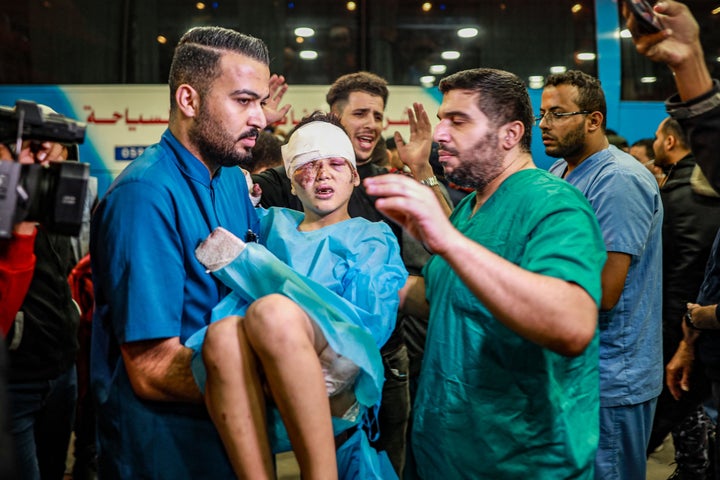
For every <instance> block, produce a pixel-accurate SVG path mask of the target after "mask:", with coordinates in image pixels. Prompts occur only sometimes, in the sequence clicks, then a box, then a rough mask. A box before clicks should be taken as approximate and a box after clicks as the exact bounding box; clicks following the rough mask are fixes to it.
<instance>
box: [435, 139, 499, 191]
mask: <svg viewBox="0 0 720 480" xmlns="http://www.w3.org/2000/svg"><path fill="white" fill-rule="evenodd" d="M498 144H499V141H498V135H497V132H488V133H486V134H485V135H484V136H483V137H482V138H481V139H480V140H479V141H477V142H476V143H475V145H473V147H472V149H471V150H469V155H471V156H467V157H466V156H462V157H460V156H458V155H459V152H457V151H456V150H454V149H449V148H446V147H441V148H442V149H443V150H445V151H447V152H448V153H450V154H452V155H456V156H457V158H458V160H459V164H458V166H457V167H455V168H454V169H453V171H452V172H450V173H446V174H445V178H447V179H448V180H449V181H451V182H453V183H454V184H455V185H458V186H460V187H465V188H472V189H475V190H477V191H482V190H484V189H485V187H487V186H488V184H489V183H490V182H492V181H493V180H495V179H496V178H497V177H498V175H500V174H501V173H502V172H503V170H504V169H505V166H504V165H503V161H504V160H505V155H503V154H502V153H501V152H500V150H499V149H498Z"/></svg>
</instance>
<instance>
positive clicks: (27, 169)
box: [0, 100, 90, 238]
mask: <svg viewBox="0 0 720 480" xmlns="http://www.w3.org/2000/svg"><path fill="white" fill-rule="evenodd" d="M27 140H30V141H37V142H57V143H63V144H66V145H69V146H73V147H74V146H75V145H77V144H78V143H82V142H83V141H84V140H85V124H83V123H80V122H76V121H74V120H72V119H70V118H67V117H65V116H63V115H60V114H58V113H55V112H48V111H45V110H44V109H43V108H42V107H41V106H40V105H38V104H37V103H35V102H30V101H27V100H18V101H17V102H16V103H15V107H14V108H10V107H1V106H0V143H3V144H6V145H7V144H11V142H14V145H15V148H14V150H15V153H14V156H15V157H16V158H14V160H15V161H0V238H10V237H11V236H12V229H13V226H14V225H15V224H16V223H18V222H21V221H34V222H38V223H40V224H41V225H43V227H45V228H47V229H48V230H49V231H51V232H54V233H59V234H62V235H77V234H78V233H79V231H80V228H81V226H82V217H83V208H84V205H85V196H86V194H87V183H88V177H89V175H90V168H89V165H87V164H84V163H79V162H73V161H51V162H49V164H47V165H41V164H21V163H19V162H18V161H17V156H18V155H19V153H20V151H21V149H22V144H23V141H27ZM11 150H12V149H11Z"/></svg>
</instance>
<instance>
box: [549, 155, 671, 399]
mask: <svg viewBox="0 0 720 480" xmlns="http://www.w3.org/2000/svg"><path fill="white" fill-rule="evenodd" d="M566 167H567V163H566V162H565V161H564V160H558V161H557V162H555V163H554V164H553V165H552V166H551V167H550V172H551V173H553V174H555V175H557V176H562V175H563V174H564V172H565V171H566ZM565 180H567V181H568V182H569V183H571V184H572V185H574V186H576V187H577V188H578V189H579V190H580V191H581V192H583V194H584V195H585V197H586V198H587V199H588V201H589V202H590V205H592V207H593V210H594V211H595V214H596V216H597V218H598V222H599V223H600V229H601V230H602V233H603V238H604V240H605V247H606V248H607V251H608V252H620V253H625V254H628V255H630V256H631V260H630V269H629V270H628V274H627V277H626V280H625V287H624V288H623V292H622V294H621V296H620V299H619V300H618V302H617V305H615V307H614V308H612V309H611V310H609V311H607V312H605V311H603V312H600V321H599V326H600V405H601V406H603V407H613V406H619V405H635V404H638V403H642V402H645V401H647V400H650V399H652V398H654V397H657V396H658V395H659V394H660V391H661V389H662V221H663V209H662V200H661V198H660V190H659V188H658V185H657V181H656V180H655V178H654V177H653V175H652V174H651V173H650V171H649V170H648V169H647V168H645V167H644V166H643V165H641V164H640V163H639V162H638V161H637V160H635V159H634V158H633V157H631V156H630V155H628V154H626V153H624V152H622V151H621V150H619V149H617V148H616V147H614V146H610V148H607V149H605V150H601V151H599V152H597V153H595V154H593V155H591V156H590V157H588V158H587V159H585V160H584V161H583V162H581V163H580V164H579V165H578V166H577V167H575V168H574V169H573V170H572V171H571V172H570V173H568V174H567V175H566V176H565Z"/></svg>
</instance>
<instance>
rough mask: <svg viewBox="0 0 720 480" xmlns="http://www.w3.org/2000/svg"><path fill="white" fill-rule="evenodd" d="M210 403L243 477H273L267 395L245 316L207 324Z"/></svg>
mask: <svg viewBox="0 0 720 480" xmlns="http://www.w3.org/2000/svg"><path fill="white" fill-rule="evenodd" d="M203 360H204V362H205V368H206V370H207V382H206V385H205V403H206V405H207V408H208V412H210V417H211V418H212V420H213V422H214V423H215V427H216V428H217V430H218V432H219V433H220V438H221V439H222V441H223V444H224V445H225V450H226V451H227V453H228V456H229V457H230V462H231V464H232V467H233V470H234V471H235V473H236V474H237V475H238V477H239V478H252V479H256V478H258V479H263V478H268V479H269V478H274V471H273V463H272V455H271V452H270V446H269V441H268V437H267V426H266V418H265V396H264V393H263V390H262V385H261V383H260V381H259V376H258V370H257V368H258V365H257V361H256V358H255V355H254V353H253V352H252V349H251V348H250V345H248V342H247V339H246V337H245V332H244V330H243V328H242V318H241V317H237V316H233V317H227V318H224V319H222V320H220V321H219V322H216V323H213V324H211V325H210V327H209V328H208V332H207V335H206V337H205V343H204V345H203Z"/></svg>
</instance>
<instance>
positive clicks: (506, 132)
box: [498, 121, 525, 150]
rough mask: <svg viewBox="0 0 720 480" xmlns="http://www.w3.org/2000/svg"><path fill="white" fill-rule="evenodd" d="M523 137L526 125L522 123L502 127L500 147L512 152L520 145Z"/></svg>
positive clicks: (511, 123)
mask: <svg viewBox="0 0 720 480" xmlns="http://www.w3.org/2000/svg"><path fill="white" fill-rule="evenodd" d="M523 135H525V125H523V123H522V122H520V121H514V122H508V123H506V124H505V125H503V126H502V127H500V131H499V132H498V138H499V139H500V145H501V146H502V147H503V149H505V150H510V149H512V148H513V147H514V146H515V145H517V144H518V143H520V140H522V137H523Z"/></svg>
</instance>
